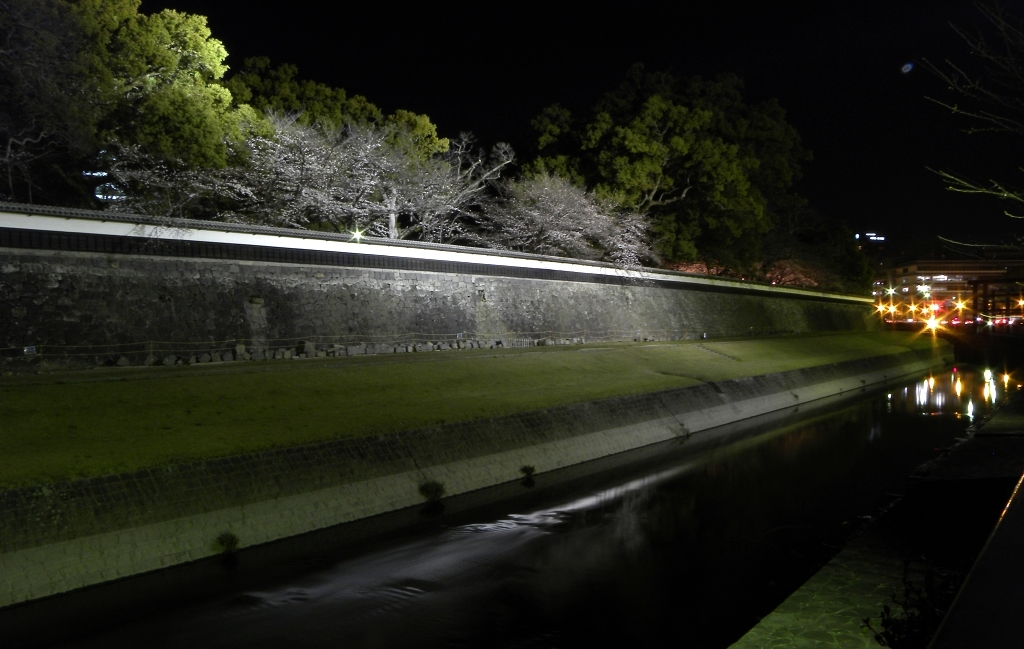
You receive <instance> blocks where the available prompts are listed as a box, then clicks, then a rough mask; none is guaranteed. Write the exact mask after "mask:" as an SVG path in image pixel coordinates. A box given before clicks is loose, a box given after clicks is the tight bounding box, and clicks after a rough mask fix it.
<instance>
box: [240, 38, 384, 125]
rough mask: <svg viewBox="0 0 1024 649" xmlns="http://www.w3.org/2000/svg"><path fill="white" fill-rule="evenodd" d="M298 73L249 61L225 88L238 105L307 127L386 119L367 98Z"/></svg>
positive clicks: (261, 61)
mask: <svg viewBox="0 0 1024 649" xmlns="http://www.w3.org/2000/svg"><path fill="white" fill-rule="evenodd" d="M298 73H299V69H298V67H296V66H294V65H292V64H290V63H285V64H282V65H278V66H271V65H270V59H269V58H267V57H265V56H257V57H252V58H248V59H245V61H244V62H243V63H242V68H241V69H240V70H239V71H238V72H236V73H234V74H232V75H231V76H230V77H228V78H227V80H226V81H225V82H224V86H225V87H226V88H227V89H228V90H230V91H231V95H232V96H233V97H234V101H235V103H236V104H238V105H245V104H248V105H249V106H252V107H253V108H254V109H255V110H256V111H257V112H259V113H260V114H265V113H282V114H295V115H296V116H297V117H296V123H298V124H301V125H303V126H309V125H313V124H320V125H322V126H324V127H325V128H328V129H331V128H339V127H341V126H345V125H346V124H353V123H355V124H367V123H377V122H380V121H381V120H382V119H384V114H383V113H382V112H381V110H380V109H379V108H377V107H376V106H374V105H373V104H372V103H370V102H369V101H368V100H367V99H366V97H363V96H362V95H353V96H351V97H350V96H349V95H348V93H346V92H345V90H344V89H343V88H332V87H331V86H328V85H326V84H323V83H318V82H316V81H310V80H307V79H299V78H298V76H297V75H298Z"/></svg>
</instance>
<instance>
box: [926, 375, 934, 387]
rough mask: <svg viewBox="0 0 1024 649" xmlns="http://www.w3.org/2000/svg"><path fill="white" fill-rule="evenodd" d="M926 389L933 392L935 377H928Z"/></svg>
mask: <svg viewBox="0 0 1024 649" xmlns="http://www.w3.org/2000/svg"><path fill="white" fill-rule="evenodd" d="M928 389H929V390H934V389H935V377H934V376H929V377H928Z"/></svg>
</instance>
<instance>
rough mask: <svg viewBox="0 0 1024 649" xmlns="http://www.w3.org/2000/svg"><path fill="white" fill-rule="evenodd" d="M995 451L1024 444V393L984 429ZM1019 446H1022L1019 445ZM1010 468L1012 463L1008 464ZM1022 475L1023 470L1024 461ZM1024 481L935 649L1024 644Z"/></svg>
mask: <svg viewBox="0 0 1024 649" xmlns="http://www.w3.org/2000/svg"><path fill="white" fill-rule="evenodd" d="M977 437H978V440H977V441H979V442H981V443H982V444H983V448H985V449H987V450H988V451H989V452H990V454H991V455H995V456H996V457H998V458H1003V460H1002V462H1003V463H1006V460H1005V458H1006V457H1007V456H1008V455H1009V453H1008V452H1007V451H1008V450H1010V449H1021V448H1022V447H1024V399H1020V398H1019V399H1016V400H1014V401H1011V402H1010V403H1008V404H1007V405H1006V406H1004V407H1003V408H1002V409H1001V410H1000V411H999V412H998V413H997V414H996V415H995V416H994V417H993V418H992V419H991V420H990V421H989V422H988V423H987V424H986V425H985V426H983V427H982V428H981V429H980V431H979V432H978V436H977ZM1018 452H1019V450H1018ZM1007 468H1010V467H1007ZM1013 468H1016V469H1018V471H1017V472H1016V475H1020V471H1019V468H1020V467H1019V466H1018V467H1013ZM1020 487H1021V485H1020V482H1018V484H1017V488H1016V490H1015V491H1014V494H1013V497H1012V498H1011V499H1010V502H1009V503H1008V504H1007V506H1006V509H1005V510H1004V511H1003V514H1002V516H1001V517H1000V518H999V522H998V523H997V525H996V528H995V530H993V532H992V535H991V536H990V537H989V540H988V543H987V544H986V545H985V548H984V549H983V550H982V552H981V555H980V556H979V557H978V559H977V561H976V562H975V564H974V567H973V568H972V569H971V572H970V573H969V574H968V575H967V579H966V581H965V582H964V585H963V586H962V587H961V589H960V593H959V595H957V598H956V600H955V601H954V602H953V606H952V607H951V608H950V610H949V613H948V614H947V615H946V618H945V620H944V621H943V623H942V626H941V627H940V628H939V631H938V632H937V633H936V634H935V638H934V639H933V641H932V644H931V647H932V649H954V648H961V647H985V648H986V649H999V648H1001V647H1007V648H1009V647H1014V648H1016V647H1020V646H1021V645H1022V644H1024V639H1022V638H1024V624H1022V622H1021V608H1022V607H1024V553H1022V552H1021V550H1022V549H1024V496H1022V495H1021V491H1022V490H1021V488H1020Z"/></svg>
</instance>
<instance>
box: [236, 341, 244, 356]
mask: <svg viewBox="0 0 1024 649" xmlns="http://www.w3.org/2000/svg"><path fill="white" fill-rule="evenodd" d="M244 353H245V345H243V344H242V343H238V344H237V345H235V355H236V356H241V355H242V354H244Z"/></svg>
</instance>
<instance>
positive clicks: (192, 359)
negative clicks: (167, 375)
mask: <svg viewBox="0 0 1024 649" xmlns="http://www.w3.org/2000/svg"><path fill="white" fill-rule="evenodd" d="M197 362H198V359H197V358H196V356H195V354H193V355H191V356H189V357H188V364H189V365H195V364H196V363H197Z"/></svg>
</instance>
